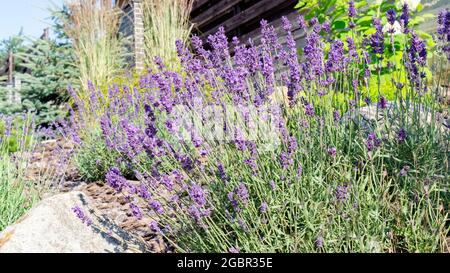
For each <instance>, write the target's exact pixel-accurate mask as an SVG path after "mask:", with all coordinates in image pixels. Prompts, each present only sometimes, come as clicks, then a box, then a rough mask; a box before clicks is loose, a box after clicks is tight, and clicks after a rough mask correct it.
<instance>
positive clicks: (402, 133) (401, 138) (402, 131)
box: [397, 128, 407, 142]
mask: <svg viewBox="0 0 450 273" xmlns="http://www.w3.org/2000/svg"><path fill="white" fill-rule="evenodd" d="M406 136H407V135H406V130H405V128H401V129H400V130H399V131H398V133H397V139H398V141H399V142H404V141H405V140H406Z"/></svg>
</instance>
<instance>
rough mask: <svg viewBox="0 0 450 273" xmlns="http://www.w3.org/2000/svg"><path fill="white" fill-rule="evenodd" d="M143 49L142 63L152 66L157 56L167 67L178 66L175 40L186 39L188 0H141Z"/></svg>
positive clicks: (189, 29) (190, 5)
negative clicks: (143, 60)
mask: <svg viewBox="0 0 450 273" xmlns="http://www.w3.org/2000/svg"><path fill="white" fill-rule="evenodd" d="M142 4H143V15H144V17H143V18H144V53H145V65H146V66H147V67H156V65H157V64H155V63H154V62H153V58H154V57H155V56H158V57H159V58H161V59H162V60H163V61H164V62H165V64H166V65H168V66H169V68H170V69H178V68H179V62H178V59H177V54H176V48H175V41H176V40H177V39H180V40H182V41H183V43H186V42H187V41H188V39H189V35H190V33H191V30H192V24H191V23H190V21H189V16H190V13H191V10H192V5H193V1H192V0H144V1H142Z"/></svg>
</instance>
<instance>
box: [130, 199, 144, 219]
mask: <svg viewBox="0 0 450 273" xmlns="http://www.w3.org/2000/svg"><path fill="white" fill-rule="evenodd" d="M130 210H131V213H132V214H133V215H134V217H136V218H137V219H139V220H141V219H142V211H141V209H140V208H139V207H138V206H136V205H135V204H133V203H130Z"/></svg>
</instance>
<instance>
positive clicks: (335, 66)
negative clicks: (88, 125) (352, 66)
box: [325, 39, 344, 72]
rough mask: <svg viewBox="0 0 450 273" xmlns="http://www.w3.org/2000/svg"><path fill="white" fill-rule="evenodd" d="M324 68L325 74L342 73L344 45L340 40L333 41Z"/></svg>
mask: <svg viewBox="0 0 450 273" xmlns="http://www.w3.org/2000/svg"><path fill="white" fill-rule="evenodd" d="M325 68H326V71H327V72H336V71H342V70H343V69H344V43H343V42H342V41H341V40H340V39H337V40H335V41H334V42H333V43H332V44H331V48H330V52H329V53H328V61H327V63H326V64H325Z"/></svg>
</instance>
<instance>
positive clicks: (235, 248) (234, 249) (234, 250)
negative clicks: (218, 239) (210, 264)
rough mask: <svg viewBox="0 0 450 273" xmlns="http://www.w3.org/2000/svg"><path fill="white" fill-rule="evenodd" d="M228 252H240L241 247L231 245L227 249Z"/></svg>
mask: <svg viewBox="0 0 450 273" xmlns="http://www.w3.org/2000/svg"><path fill="white" fill-rule="evenodd" d="M228 252H229V253H235V254H236V253H240V252H241V249H240V248H239V247H238V246H236V247H234V246H232V247H230V248H229V249H228Z"/></svg>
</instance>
